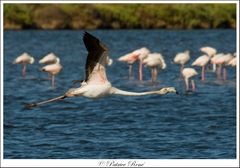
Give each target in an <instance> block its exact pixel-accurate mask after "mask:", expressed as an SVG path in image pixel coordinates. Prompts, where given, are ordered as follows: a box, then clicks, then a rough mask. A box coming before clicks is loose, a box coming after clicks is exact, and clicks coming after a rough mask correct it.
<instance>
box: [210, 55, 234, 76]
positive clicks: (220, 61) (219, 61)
mask: <svg viewBox="0 0 240 168" xmlns="http://www.w3.org/2000/svg"><path fill="white" fill-rule="evenodd" d="M231 59H233V56H232V55H231V54H225V55H222V56H220V57H218V58H217V59H214V60H213V61H212V62H213V63H214V64H218V65H223V80H226V79H227V70H226V65H227V64H228V62H229V61H230V60H231Z"/></svg>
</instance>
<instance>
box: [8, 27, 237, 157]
mask: <svg viewBox="0 0 240 168" xmlns="http://www.w3.org/2000/svg"><path fill="white" fill-rule="evenodd" d="M90 33H93V34H94V35H95V36H97V37H99V38H100V39H101V40H102V41H103V42H104V43H105V44H107V46H108V47H109V48H110V56H111V57H112V58H113V59H114V63H113V65H112V66H110V67H108V68H107V73H108V79H109V80H110V81H111V82H112V84H113V85H114V86H115V87H118V88H121V89H124V90H130V91H147V90H156V89H159V88H161V87H165V86H174V87H176V88H177V90H178V91H179V92H180V94H179V95H175V94H169V95H164V96H159V95H149V96H145V97H122V96H112V97H106V98H102V99H97V100H91V99H87V98H84V97H78V98H69V99H65V100H63V101H60V102H56V103H52V104H48V105H45V106H41V107H39V108H35V109H32V110H29V109H25V108H24V104H25V103H29V102H36V101H39V100H44V99H48V98H52V97H55V96H59V95H61V94H63V93H65V92H66V91H67V90H68V89H69V88H71V87H76V86H74V85H73V84H72V83H71V81H72V80H76V79H83V78H84V75H85V72H84V65H85V60H86V54H87V52H86V49H85V47H84V44H83V42H82V34H83V31H31V30H28V31H4V73H3V74H4V93H3V95H4V158H5V159H7V158H9V159H10V158H16V159H20V158H25V159H30V158H34V159H41V158H45V159H57V158H59V159H67V158H73V159H86V158H88V159H107V158H108V159H110V158H114V159H126V158H134V159H171V158H176V159H181V158H184V159H190V158H194V159H199V158H207V159H214V158H219V159H233V158H236V70H235V68H232V67H228V68H227V73H228V77H227V78H228V79H227V81H223V80H221V79H216V76H215V74H214V73H211V72H208V73H207V74H206V81H205V82H201V81H200V72H201V69H200V68H196V69H197V71H198V72H199V75H198V76H197V77H196V78H195V80H196V87H197V90H196V92H195V93H190V94H189V95H185V94H184V84H183V81H181V80H179V71H178V70H179V67H178V66H177V65H174V64H172V59H173V58H174V56H175V55H176V53H178V52H182V51H184V50H186V49H188V50H190V52H191V61H190V62H189V63H188V64H187V66H190V65H191V63H192V62H193V60H194V59H195V58H197V57H198V56H200V55H201V53H200V52H199V48H200V47H202V46H206V45H209V46H213V47H215V48H217V50H218V51H219V52H224V53H227V52H231V53H232V52H235V51H236V31H234V30H187V31H180V30H98V31H90ZM143 46H146V47H148V48H149V49H150V50H151V51H152V52H160V53H162V55H163V56H164V58H165V60H166V63H167V68H166V70H164V71H161V72H160V74H159V76H158V82H157V83H155V84H152V83H151V80H150V71H149V69H147V68H144V75H143V79H144V81H143V82H139V81H138V77H137V76H138V74H137V68H138V64H135V65H134V75H135V78H134V79H132V80H128V66H127V65H126V64H124V63H120V62H117V61H116V60H115V59H116V58H117V57H119V56H121V55H123V54H126V53H128V52H130V51H132V50H135V49H138V48H140V47H143ZM23 52H28V53H30V54H31V55H33V56H34V57H35V59H36V62H35V64H33V65H29V66H28V67H27V77H26V78H25V79H23V78H22V77H21V66H20V65H13V64H12V61H13V60H14V58H15V57H17V56H18V55H20V54H21V53H23ZM48 52H54V53H55V54H56V55H58V56H59V57H60V58H61V64H62V65H63V67H64V69H63V71H62V72H61V73H60V74H59V75H58V76H57V77H56V87H55V88H52V87H51V83H50V81H49V80H47V77H48V76H47V74H46V73H43V72H40V71H39V68H40V67H41V65H40V64H38V60H39V59H40V58H41V57H42V56H44V55H46V54H47V53H48Z"/></svg>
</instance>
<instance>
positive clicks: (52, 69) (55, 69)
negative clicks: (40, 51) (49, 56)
mask: <svg viewBox="0 0 240 168" xmlns="http://www.w3.org/2000/svg"><path fill="white" fill-rule="evenodd" d="M61 70H62V65H61V64H60V59H59V58H58V57H57V58H56V62H55V63H53V64H49V65H46V66H44V67H42V68H41V71H44V72H48V73H49V74H50V75H51V79H52V87H54V86H55V76H56V75H57V74H58V73H59V72H61Z"/></svg>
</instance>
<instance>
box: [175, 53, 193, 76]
mask: <svg viewBox="0 0 240 168" xmlns="http://www.w3.org/2000/svg"><path fill="white" fill-rule="evenodd" d="M189 59H190V52H189V51H188V50H186V51H184V52H182V53H178V54H177V55H176V56H175V57H174V59H173V62H174V63H175V64H179V65H180V76H181V74H182V70H183V68H184V64H186V63H187V62H188V61H189Z"/></svg>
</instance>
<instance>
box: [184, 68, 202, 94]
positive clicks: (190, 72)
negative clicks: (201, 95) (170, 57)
mask: <svg viewBox="0 0 240 168" xmlns="http://www.w3.org/2000/svg"><path fill="white" fill-rule="evenodd" d="M197 74H198V73H197V72H196V70H195V69H193V68H184V69H183V70H182V76H183V78H184V80H185V86H186V94H187V93H188V92H189V78H192V77H193V76H195V75H197ZM191 83H192V91H193V92H194V91H195V90H196V86H195V82H194V80H193V79H192V80H191Z"/></svg>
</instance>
